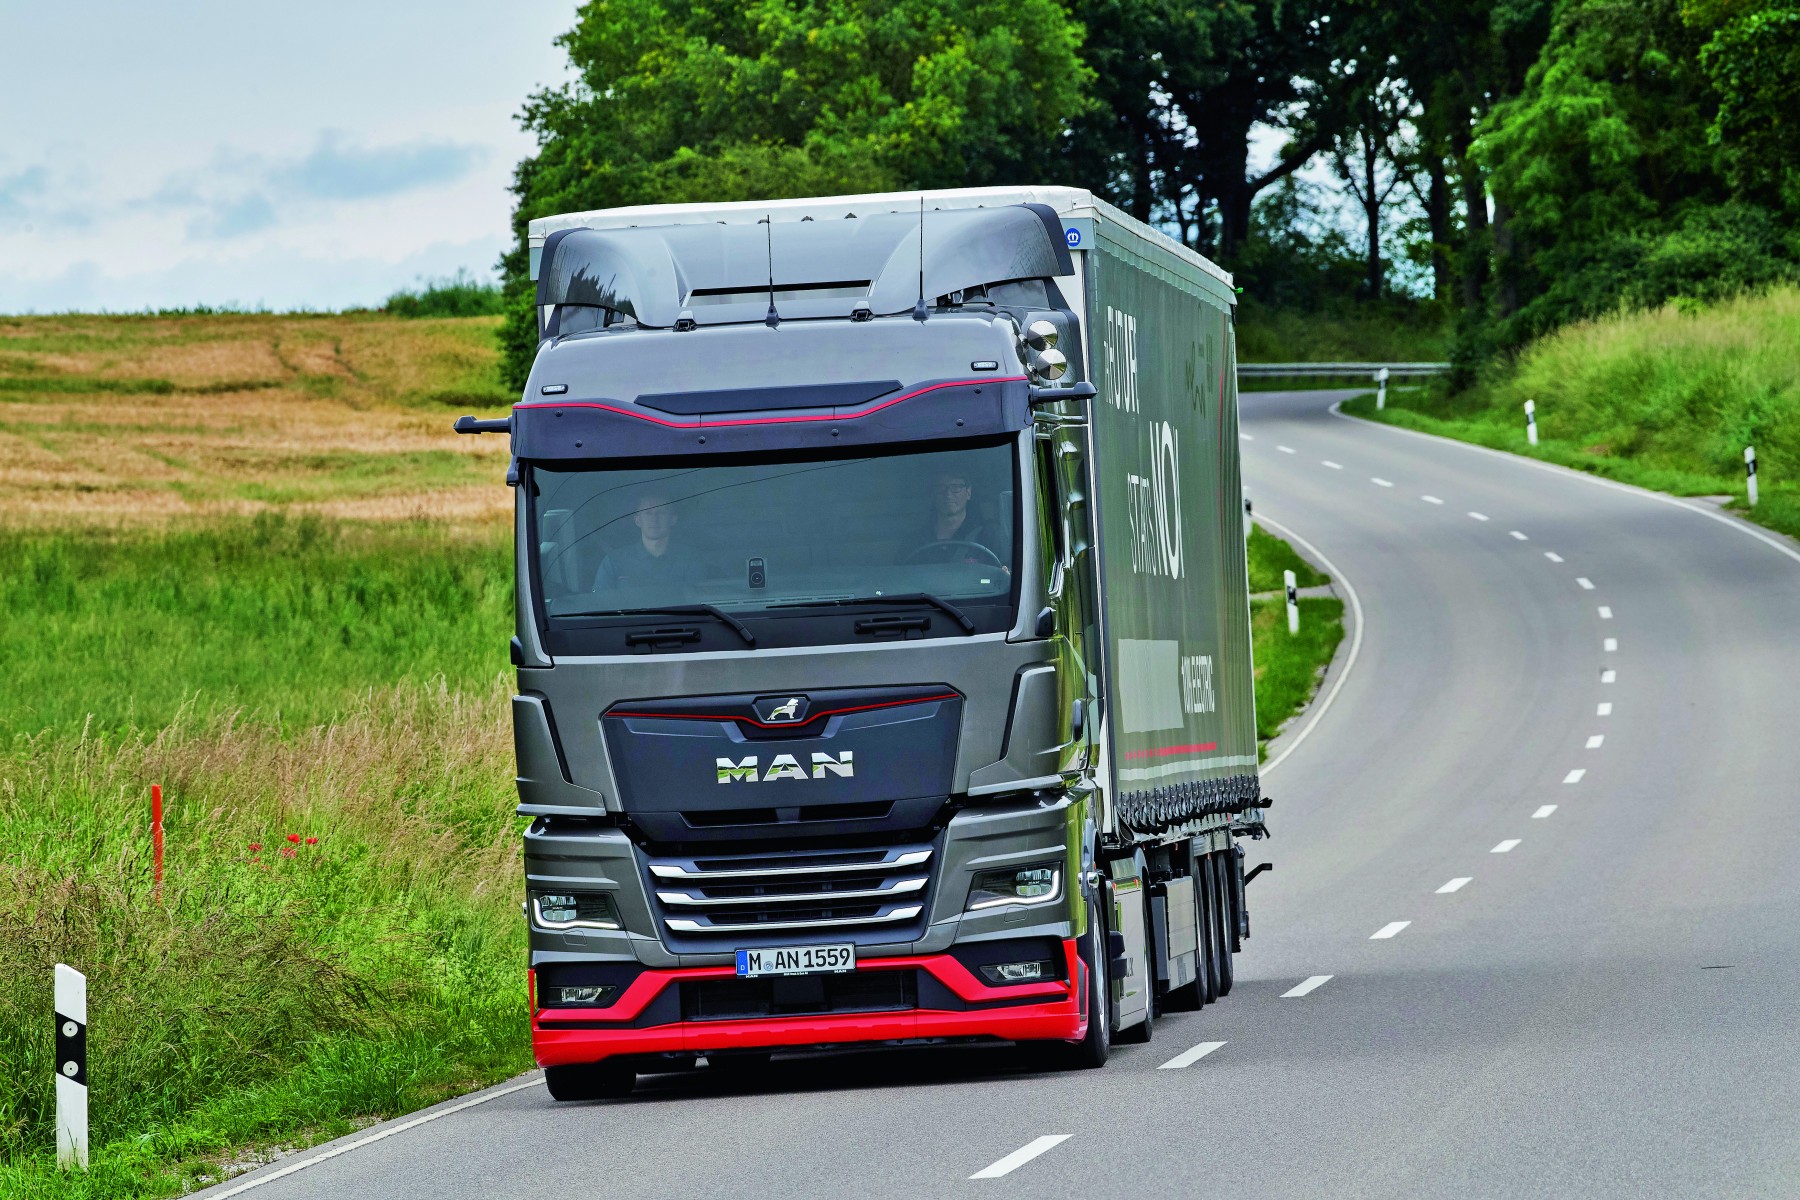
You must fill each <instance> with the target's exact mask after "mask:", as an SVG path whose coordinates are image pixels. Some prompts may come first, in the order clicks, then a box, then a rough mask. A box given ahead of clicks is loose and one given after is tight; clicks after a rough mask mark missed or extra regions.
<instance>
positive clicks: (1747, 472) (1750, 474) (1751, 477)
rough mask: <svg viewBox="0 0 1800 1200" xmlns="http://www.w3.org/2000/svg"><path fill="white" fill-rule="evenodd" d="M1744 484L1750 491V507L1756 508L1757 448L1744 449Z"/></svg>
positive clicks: (1748, 447)
mask: <svg viewBox="0 0 1800 1200" xmlns="http://www.w3.org/2000/svg"><path fill="white" fill-rule="evenodd" d="M1744 483H1745V484H1746V486H1748V487H1749V489H1750V507H1751V508H1755V507H1756V447H1755V446H1745V447H1744Z"/></svg>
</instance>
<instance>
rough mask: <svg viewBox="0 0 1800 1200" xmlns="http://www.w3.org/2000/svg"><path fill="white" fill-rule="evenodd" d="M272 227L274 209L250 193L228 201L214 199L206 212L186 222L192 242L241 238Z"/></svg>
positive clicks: (267, 200)
mask: <svg viewBox="0 0 1800 1200" xmlns="http://www.w3.org/2000/svg"><path fill="white" fill-rule="evenodd" d="M274 224H275V206H274V205H273V204H270V203H269V198H268V197H267V196H265V195H263V194H262V193H261V192H251V193H249V194H247V195H243V196H236V197H233V198H232V199H229V200H215V201H213V203H212V204H211V205H210V206H209V208H208V210H207V211H206V213H205V214H204V215H202V216H198V217H195V218H194V219H193V220H192V221H190V222H188V230H187V232H188V237H189V238H190V239H191V240H194V241H205V240H206V239H207V238H221V237H226V238H229V237H241V236H242V235H244V234H246V233H258V232H261V231H262V230H264V229H267V228H269V227H270V226H272V225H274Z"/></svg>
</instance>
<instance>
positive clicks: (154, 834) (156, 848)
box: [150, 783, 163, 901]
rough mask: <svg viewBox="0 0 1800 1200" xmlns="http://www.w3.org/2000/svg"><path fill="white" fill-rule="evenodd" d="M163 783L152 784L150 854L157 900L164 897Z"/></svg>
mask: <svg viewBox="0 0 1800 1200" xmlns="http://www.w3.org/2000/svg"><path fill="white" fill-rule="evenodd" d="M162 833H163V830H162V784H160V783H153V784H151V785H150V856H151V859H152V861H153V862H154V864H155V865H154V867H153V868H152V870H153V872H154V874H153V876H152V878H153V879H154V880H155V885H156V886H155V888H154V890H153V891H152V894H153V895H154V896H155V897H156V898H157V900H159V901H160V900H161V899H162V858H163V851H162V842H163V839H162Z"/></svg>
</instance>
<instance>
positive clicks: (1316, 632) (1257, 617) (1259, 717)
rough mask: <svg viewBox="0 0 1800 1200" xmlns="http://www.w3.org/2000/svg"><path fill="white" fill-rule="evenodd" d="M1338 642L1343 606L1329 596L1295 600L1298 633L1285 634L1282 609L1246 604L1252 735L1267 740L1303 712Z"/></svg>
mask: <svg viewBox="0 0 1800 1200" xmlns="http://www.w3.org/2000/svg"><path fill="white" fill-rule="evenodd" d="M1343 637H1344V602H1343V601H1342V600H1338V599H1335V598H1331V597H1316V598H1314V597H1308V598H1306V599H1303V600H1301V601H1300V632H1299V633H1298V634H1290V633H1288V630H1287V604H1286V602H1285V601H1282V600H1257V601H1253V602H1252V603H1251V605H1250V640H1251V648H1252V655H1253V657H1254V659H1255V662H1256V736H1257V738H1258V739H1259V740H1261V741H1264V742H1266V741H1268V740H1269V739H1270V738H1272V737H1274V736H1275V735H1276V734H1277V733H1279V732H1280V731H1281V727H1282V726H1283V725H1285V724H1286V723H1287V722H1288V721H1289V720H1290V719H1291V718H1292V717H1293V716H1294V714H1295V713H1297V712H1299V711H1300V710H1301V709H1302V708H1304V707H1306V704H1307V702H1308V701H1309V700H1311V699H1312V697H1313V693H1314V692H1315V691H1317V690H1318V687H1319V681H1320V680H1321V679H1323V678H1324V675H1325V668H1326V667H1328V666H1329V665H1331V656H1332V655H1333V654H1335V653H1336V652H1337V646H1338V643H1339V642H1340V641H1342V640H1343Z"/></svg>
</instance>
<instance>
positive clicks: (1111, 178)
mask: <svg viewBox="0 0 1800 1200" xmlns="http://www.w3.org/2000/svg"><path fill="white" fill-rule="evenodd" d="M559 41H560V44H561V46H562V47H563V48H564V50H565V51H566V52H567V54H568V56H569V60H570V63H571V66H572V68H573V72H574V81H573V82H572V83H570V84H569V85H567V86H564V87H560V88H554V89H546V90H542V91H539V92H537V93H535V94H533V95H532V96H531V97H530V98H529V99H528V101H527V102H526V104H525V107H524V109H523V112H522V117H521V119H522V121H523V123H524V124H525V126H526V128H527V129H528V130H529V131H530V132H531V133H533V134H534V135H535V136H536V138H537V142H538V150H537V152H536V153H535V154H533V155H531V156H530V157H528V158H526V159H525V160H524V161H523V162H521V163H520V164H519V166H518V168H517V171H516V174H515V179H514V193H515V196H516V200H517V206H516V209H515V215H514V225H515V229H514V232H515V234H516V235H517V241H516V244H515V248H514V249H513V250H512V251H510V252H509V253H508V254H507V255H506V256H504V258H503V259H502V262H501V267H502V273H503V278H504V281H505V290H506V296H507V310H508V319H507V324H506V329H505V332H504V334H503V338H504V341H505V344H506V350H507V362H508V371H509V374H510V375H511V376H512V377H513V381H514V382H517V383H521V384H522V382H523V378H524V374H525V371H526V369H527V368H528V366H529V363H530V360H531V355H532V353H533V352H534V351H535V346H536V330H535V324H534V322H533V319H532V314H531V311H530V292H531V289H530V283H529V280H528V279H527V278H526V262H527V260H526V255H525V250H524V236H525V224H526V222H527V221H528V220H529V219H530V218H532V217H535V216H540V215H546V214H551V213H557V212H568V211H575V210H582V209H591V208H607V207H614V206H618V205H626V204H652V203H664V202H682V201H704V200H736V199H753V198H764V197H779V196H806V195H822V194H831V193H840V192H873V191H889V190H903V189H910V188H930V187H960V186H975V185H982V184H1025V183H1055V184H1070V185H1075V186H1080V187H1087V188H1091V189H1093V190H1094V191H1095V192H1097V193H1099V194H1100V195H1102V196H1104V197H1105V198H1106V199H1108V200H1110V201H1111V202H1112V203H1114V204H1116V205H1118V206H1119V207H1121V208H1123V209H1124V210H1126V211H1127V212H1129V213H1131V214H1132V215H1133V216H1135V217H1137V218H1139V219H1140V220H1144V221H1148V222H1151V223H1153V224H1155V225H1157V226H1159V227H1160V228H1162V229H1164V230H1166V231H1167V232H1169V233H1170V234H1171V235H1172V236H1175V237H1179V238H1180V239H1181V240H1182V241H1184V242H1185V243H1187V244H1188V245H1190V246H1192V247H1194V248H1195V249H1196V250H1198V251H1200V252H1201V253H1204V254H1206V255H1208V256H1209V257H1211V258H1213V259H1215V260H1216V261H1218V262H1220V263H1221V264H1222V265H1224V266H1225V267H1227V268H1228V269H1231V270H1233V271H1235V272H1236V273H1237V275H1238V279H1239V282H1240V284H1242V285H1243V286H1244V288H1245V291H1246V297H1247V301H1248V302H1249V303H1252V304H1266V305H1270V306H1274V307H1282V308H1298V309H1324V308H1328V307H1330V306H1333V305H1337V306H1343V305H1383V304H1386V305H1390V306H1401V307H1406V308H1413V309H1422V310H1423V316H1424V317H1426V318H1432V319H1438V320H1443V321H1446V322H1454V324H1455V329H1456V345H1457V357H1458V360H1459V362H1460V363H1462V364H1464V365H1465V366H1472V365H1475V364H1479V363H1480V362H1481V361H1483V360H1485V359H1486V358H1489V357H1491V356H1493V355H1495V354H1499V353H1504V352H1506V351H1508V350H1510V349H1512V348H1514V347H1516V346H1518V345H1520V344H1521V343H1522V342H1524V341H1525V340H1527V339H1529V338H1531V337H1533V336H1537V335H1539V334H1542V333H1544V332H1546V331H1548V330H1550V329H1552V328H1554V327H1556V326H1557V325H1559V324H1561V323H1563V322H1566V321H1569V320H1572V319H1576V318H1579V317H1582V316H1587V315H1592V314H1596V313H1599V312H1603V311H1608V310H1611V309H1613V308H1616V307H1618V306H1620V305H1632V306H1652V305H1660V304H1663V303H1667V302H1669V301H1672V300H1673V301H1677V302H1680V303H1705V302H1707V301H1709V300H1711V299H1714V298H1716V297H1719V296H1721V295H1725V294H1729V293H1732V292H1736V291H1739V290H1742V289H1744V288H1748V287H1755V286H1759V285H1763V284H1767V283H1770V282H1774V281H1778V280H1783V279H1792V278H1795V277H1796V276H1800V237H1797V236H1796V232H1795V221H1794V218H1795V216H1796V215H1797V214H1800V2H1797V0H1207V2H1206V3H1199V2H1198V0H1188V2H1187V3H1182V2H1180V0H1069V2H1068V3H1058V2H1057V0H1007V2H1006V3H999V2H997V0H881V2H879V3H878V2H875V0H589V3H587V4H585V5H583V6H582V7H581V9H580V10H579V12H578V16H577V20H576V24H575V27H574V28H573V29H571V30H570V31H569V32H568V33H566V34H565V35H563V37H562V38H561V39H559ZM1415 315H1417V314H1415Z"/></svg>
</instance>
